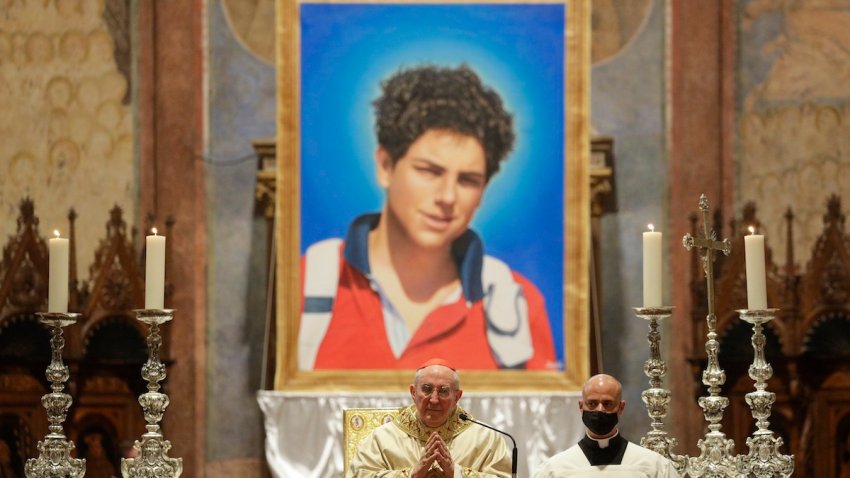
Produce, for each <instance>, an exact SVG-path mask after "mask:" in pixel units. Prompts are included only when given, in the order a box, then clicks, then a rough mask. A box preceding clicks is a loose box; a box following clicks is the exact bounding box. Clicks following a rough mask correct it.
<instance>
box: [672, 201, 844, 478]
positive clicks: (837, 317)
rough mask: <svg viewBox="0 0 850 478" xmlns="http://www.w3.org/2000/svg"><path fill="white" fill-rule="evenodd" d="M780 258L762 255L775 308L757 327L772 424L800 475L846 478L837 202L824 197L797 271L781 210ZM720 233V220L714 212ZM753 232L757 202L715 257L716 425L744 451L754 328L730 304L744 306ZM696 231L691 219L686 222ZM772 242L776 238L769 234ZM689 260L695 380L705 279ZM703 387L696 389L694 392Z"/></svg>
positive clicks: (701, 357) (700, 358)
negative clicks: (762, 338)
mask: <svg viewBox="0 0 850 478" xmlns="http://www.w3.org/2000/svg"><path fill="white" fill-rule="evenodd" d="M785 220H786V223H787V227H786V231H787V237H785V238H784V241H785V243H786V244H787V254H786V257H785V258H784V261H778V260H777V258H774V257H773V256H772V254H771V251H770V247H769V244H768V245H767V249H766V251H765V260H766V267H767V297H768V305H769V307H775V308H778V309H779V310H778V311H777V315H776V318H775V320H773V321H772V322H770V323H768V324H767V325H766V327H765V335H766V338H767V343H766V346H765V353H766V355H767V359H768V361H769V362H770V364H771V365H772V366H773V377H772V378H771V379H770V380H769V382H768V389H770V390H771V391H773V392H775V393H776V402H775V404H774V405H773V412H772V414H771V417H770V428H771V429H772V430H773V431H774V432H775V433H777V434H778V435H779V436H781V437H782V438H783V440H784V442H785V445H784V451H785V453H789V454H790V453H793V454H794V455H795V460H796V472H795V474H796V475H798V476H807V477H815V476H816V477H823V478H826V477H850V235H848V232H847V231H846V229H845V215H844V213H843V212H842V211H841V200H840V198H839V197H837V196H832V197H831V198H830V199H829V200H828V203H827V207H826V213H825V214H824V219H823V232H822V233H821V235H820V236H819V237H818V239H817V241H816V243H815V245H814V247H813V250H812V251H811V253H810V255H809V257H808V258H807V260H806V262H805V264H804V265H805V267H804V268H801V267H799V265H798V262H796V259H795V251H794V248H793V236H794V230H793V213H792V211H790V210H789V211H788V212H787V213H786V216H785ZM714 222H715V224H714V228H715V230H718V231H719V230H721V222H722V221H721V218H719V217H718V216H715V218H714ZM749 226H755V227H756V229H759V228H760V222H759V219H758V218H757V217H756V208H755V206H754V205H752V204H748V205H747V206H746V207H745V209H744V211H743V214H742V217H741V218H740V219H739V220H736V221H732V222H731V230H732V234H730V236H729V237H735V238H736V239H735V241H734V242H733V243H732V252H731V254H730V255H729V256H728V257H724V256H722V255H720V256H719V257H717V260H716V262H715V271H717V272H716V277H717V282H716V284H717V285H716V296H715V307H716V309H715V313H716V316H717V331H718V334H719V335H720V338H719V341H720V354H719V356H720V365H721V368H723V369H724V370H725V372H726V376H727V379H726V385H725V388H724V390H723V393H722V394H723V395H725V396H727V397H729V400H730V405H729V408H728V409H727V410H726V413H725V415H724V420H723V430H724V431H725V432H726V434H727V435H728V436H729V438H732V439H734V441H735V443H736V444H737V446H738V447H739V448H742V449H738V450H736V453H745V452H746V445H745V443H746V438H747V437H748V436H749V435H750V434H751V433H752V432H753V430H754V425H753V418H752V413H751V410H750V407H749V406H748V405H747V404H746V403H745V400H744V395H745V394H746V393H748V392H750V391H751V390H752V387H753V381H752V379H751V378H750V377H749V376H748V367H749V365H750V363H751V362H752V360H753V346H752V344H751V342H750V341H751V337H752V327H751V326H750V324H748V323H745V322H742V321H741V320H739V314H738V312H737V310H738V309H745V308H747V284H746V267H745V259H744V234H745V232H744V231H746V230H747V228H748V227H749ZM692 229H693V230H694V231H696V216H694V217H693V218H692ZM774 240H776V239H774ZM698 268H699V265H698V263H697V262H696V260H694V262H693V264H692V266H691V269H692V277H695V278H696V279H695V280H694V281H693V283H692V285H691V291H692V294H693V295H692V297H693V304H694V307H693V309H692V311H691V320H692V321H693V325H694V328H693V330H694V332H693V337H692V340H691V343H690V345H689V349H690V354H689V355H690V358H691V365H692V367H693V369H692V371H693V372H694V377H696V381H695V384H699V382H700V374H701V372H702V370H703V367H704V365H705V360H706V354H705V332H706V331H705V316H706V312H707V308H706V307H707V306H706V293H705V287H706V284H705V281H704V280H702V277H701V275H700V274H699V270H698ZM701 393H702V387H696V388H695V390H694V396H699V395H700V394H701Z"/></svg>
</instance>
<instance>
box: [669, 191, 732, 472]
mask: <svg viewBox="0 0 850 478" xmlns="http://www.w3.org/2000/svg"><path fill="white" fill-rule="evenodd" d="M699 208H700V211H701V212H702V231H701V232H702V234H701V235H700V236H699V237H693V236H691V235H690V234H686V235H685V237H683V238H682V243H683V244H684V246H685V248H686V249H687V250H691V249H692V248H694V247H696V248H698V249H699V250H701V254H700V256H701V259H702V267H703V271H704V272H705V282H706V293H707V296H708V297H707V300H706V303H707V305H708V315H706V318H705V320H706V325H707V326H708V333H707V334H706V338H707V340H706V343H705V351H706V354H707V356H708V364H707V365H706V368H705V370H703V373H702V383H703V384H704V385H705V386H706V387H708V396H702V397H700V398H699V406H700V407H701V408H702V410H703V415H704V416H705V419H706V421H708V431H707V432H706V434H705V437H704V438H702V439H700V440H699V442H697V446H698V447H699V449H700V456H698V457H690V458H688V470H687V471H688V475H689V476H691V477H694V478H696V477H701V476H704V477H710V478H714V477H723V476H735V473H736V462H735V459H734V457H733V456H732V450H733V448H734V447H735V442H734V441H733V440H730V439H727V438H726V434H724V433H723V432H721V431H720V427H721V425H720V422H721V420H722V419H723V410H725V409H726V407H727V406H728V405H729V399H728V398H726V397H724V396H721V395H720V388H721V387H722V386H723V384H724V383H726V373H725V372H723V369H721V368H720V363H719V362H718V359H717V352H718V350H719V349H720V342H718V341H717V330H716V329H717V317H716V316H715V315H714V254H715V252H723V254H725V255H727V256H728V255H729V253H730V252H732V245H731V244H730V242H729V239H724V240H722V241H718V240H717V235H716V233H715V232H714V230H713V229H711V228H709V225H708V199H707V198H706V197H705V194H702V195H700V198H699Z"/></svg>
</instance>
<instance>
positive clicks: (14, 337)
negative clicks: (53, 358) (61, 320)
mask: <svg viewBox="0 0 850 478" xmlns="http://www.w3.org/2000/svg"><path fill="white" fill-rule="evenodd" d="M4 359H6V360H9V359H18V360H21V359H24V360H37V361H44V362H47V361H49V360H50V330H49V329H48V328H47V327H46V326H45V325H43V324H42V323H41V322H39V321H38V316H36V315H34V314H31V313H20V314H15V315H12V316H9V317H5V318H4V319H3V320H2V321H0V361H3V360H4Z"/></svg>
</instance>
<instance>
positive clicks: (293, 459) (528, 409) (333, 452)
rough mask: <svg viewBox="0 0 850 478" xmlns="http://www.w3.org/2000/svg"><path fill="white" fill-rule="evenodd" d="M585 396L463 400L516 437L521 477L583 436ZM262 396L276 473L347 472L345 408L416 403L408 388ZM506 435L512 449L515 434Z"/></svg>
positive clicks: (474, 396)
mask: <svg viewBox="0 0 850 478" xmlns="http://www.w3.org/2000/svg"><path fill="white" fill-rule="evenodd" d="M580 397H581V394H580V392H569V393H475V392H464V394H463V398H461V400H460V404H461V406H463V407H464V408H465V409H466V410H467V411H468V412H469V413H470V414H471V415H472V416H473V417H475V419H476V420H478V421H481V422H484V423H487V424H488V425H491V426H493V427H496V428H498V429H500V430H504V431H505V432H507V433H510V434H511V435H512V436H513V438H514V440H516V444H517V449H518V452H519V459H518V462H519V463H518V465H517V476H520V477H529V476H531V475H532V474H533V473H534V471H536V470H537V467H538V466H539V465H540V464H541V463H542V462H543V460H545V459H547V458H549V457H550V456H552V455H554V454H556V453H558V452H560V451H562V450H564V449H566V448H568V447H570V446H572V445H573V444H575V443H576V442H577V441H578V440H579V439H580V438H581V436H582V433H583V430H584V426H583V425H582V423H581V415H580V414H579V409H578V401H579V398H580ZM257 401H258V402H259V404H260V408H261V409H262V411H263V416H264V421H265V430H266V458H267V460H268V463H269V467H270V468H271V471H272V474H273V475H274V476H275V477H276V478H340V477H342V476H343V469H342V462H343V455H342V453H343V452H342V410H343V409H345V408H354V407H396V406H404V405H408V404H410V403H411V401H410V395H409V394H408V393H398V394H390V393H356V392H347V393H317V392H274V391H260V392H258V394H257ZM505 440H506V443H507V445H508V448H509V449H510V448H511V447H512V443H511V441H510V439H508V438H507V437H506V438H505Z"/></svg>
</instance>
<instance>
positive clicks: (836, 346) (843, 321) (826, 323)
mask: <svg viewBox="0 0 850 478" xmlns="http://www.w3.org/2000/svg"><path fill="white" fill-rule="evenodd" d="M805 323H806V324H811V326H810V327H809V330H808V332H807V333H806V335H805V337H804V339H803V347H802V352H803V354H804V355H807V356H810V357H812V358H818V359H830V358H839V357H848V356H850V311H846V310H828V311H823V312H821V313H820V314H818V315H817V316H814V318H812V319H811V320H807V321H806V322H805Z"/></svg>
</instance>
